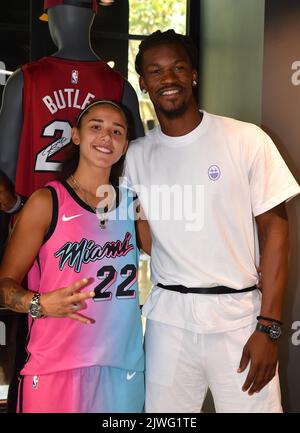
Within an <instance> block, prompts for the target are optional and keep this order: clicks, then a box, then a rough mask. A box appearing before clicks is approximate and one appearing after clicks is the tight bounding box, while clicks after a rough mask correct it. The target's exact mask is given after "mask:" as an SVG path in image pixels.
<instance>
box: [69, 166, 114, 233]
mask: <svg viewBox="0 0 300 433" xmlns="http://www.w3.org/2000/svg"><path fill="white" fill-rule="evenodd" d="M70 180H71V182H72V184H73V189H74V191H79V192H80V193H81V195H82V197H83V199H84V201H85V202H86V204H87V205H88V206H89V207H90V208H91V209H93V211H94V212H96V214H97V217H98V218H99V227H100V228H101V229H105V228H106V225H107V221H108V217H107V215H106V214H107V212H108V206H107V205H106V206H105V207H100V206H93V205H92V204H91V202H90V200H89V199H88V197H87V191H86V190H85V189H84V188H83V187H82V186H81V185H80V183H79V182H78V180H77V179H75V177H74V176H73V174H71V175H70Z"/></svg>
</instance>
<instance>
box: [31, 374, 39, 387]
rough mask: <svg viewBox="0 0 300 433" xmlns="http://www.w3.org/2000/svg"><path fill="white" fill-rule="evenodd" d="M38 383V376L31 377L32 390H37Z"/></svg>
mask: <svg viewBox="0 0 300 433" xmlns="http://www.w3.org/2000/svg"><path fill="white" fill-rule="evenodd" d="M38 383H39V377H38V376H33V378H32V388H37V386H38Z"/></svg>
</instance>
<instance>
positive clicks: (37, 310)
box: [28, 293, 43, 319]
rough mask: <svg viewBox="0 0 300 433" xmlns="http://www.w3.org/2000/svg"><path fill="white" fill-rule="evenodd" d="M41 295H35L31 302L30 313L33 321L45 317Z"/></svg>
mask: <svg viewBox="0 0 300 433" xmlns="http://www.w3.org/2000/svg"><path fill="white" fill-rule="evenodd" d="M40 297H41V294H40V293H35V294H34V295H33V297H32V299H31V301H30V304H29V310H28V313H29V314H30V316H31V317H32V318H33V319H40V318H41V317H43V314H42V307H41V305H40Z"/></svg>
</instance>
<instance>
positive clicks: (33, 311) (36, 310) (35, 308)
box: [29, 304, 40, 317]
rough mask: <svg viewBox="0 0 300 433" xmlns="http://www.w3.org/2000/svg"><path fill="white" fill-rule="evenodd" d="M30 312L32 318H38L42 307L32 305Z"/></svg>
mask: <svg viewBox="0 0 300 433" xmlns="http://www.w3.org/2000/svg"><path fill="white" fill-rule="evenodd" d="M29 310H30V314H31V316H32V317H36V316H38V315H39V312H40V307H39V305H36V304H31V305H30V308H29Z"/></svg>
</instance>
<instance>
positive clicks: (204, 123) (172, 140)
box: [156, 110, 211, 147]
mask: <svg viewBox="0 0 300 433" xmlns="http://www.w3.org/2000/svg"><path fill="white" fill-rule="evenodd" d="M200 112H201V113H202V114H203V117H202V120H201V122H200V123H199V125H198V126H197V127H196V128H195V129H193V130H192V131H191V132H189V133H188V134H185V135H180V136H179V137H170V136H169V135H166V134H164V133H163V132H162V130H161V128H160V126H158V128H157V129H156V134H157V138H158V139H159V143H160V144H163V145H165V146H170V147H176V146H178V147H181V146H186V145H189V144H191V143H194V142H195V140H197V139H198V138H199V137H201V136H202V135H203V134H204V133H205V132H206V131H207V129H208V127H209V124H210V122H211V116H210V114H209V113H207V112H206V111H204V110H200Z"/></svg>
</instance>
